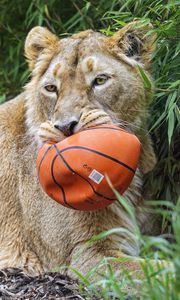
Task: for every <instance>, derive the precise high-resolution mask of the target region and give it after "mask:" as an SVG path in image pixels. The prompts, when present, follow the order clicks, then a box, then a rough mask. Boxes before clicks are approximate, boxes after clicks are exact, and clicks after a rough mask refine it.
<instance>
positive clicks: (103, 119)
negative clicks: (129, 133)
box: [37, 109, 114, 143]
mask: <svg viewBox="0 0 180 300" xmlns="http://www.w3.org/2000/svg"><path fill="white" fill-rule="evenodd" d="M113 123H114V122H113V121H112V119H111V117H110V116H109V115H108V114H107V113H105V112H104V111H102V110H99V109H94V110H92V111H90V112H88V113H83V114H82V115H81V118H80V120H79V122H78V124H77V125H75V127H74V129H73V134H75V133H78V132H80V131H83V130H85V129H89V128H92V127H96V126H101V125H107V124H113ZM37 135H38V139H39V142H40V143H44V142H54V143H57V142H60V141H62V140H63V139H65V138H67V136H66V135H65V134H64V133H63V131H61V130H59V129H58V128H56V127H55V126H54V124H53V122H51V121H47V122H44V123H42V124H41V125H40V128H39V130H38V133H37Z"/></svg>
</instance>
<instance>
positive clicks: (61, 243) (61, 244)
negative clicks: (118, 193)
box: [0, 23, 156, 274]
mask: <svg viewBox="0 0 180 300" xmlns="http://www.w3.org/2000/svg"><path fill="white" fill-rule="evenodd" d="M149 29H150V26H143V27H142V26H138V27H137V24H136V23H130V24H128V25H127V26H125V27H124V28H122V29H121V30H119V31H118V32H116V33H115V34H114V35H113V36H112V37H106V36H104V35H102V34H100V33H97V32H93V31H92V30H88V31H84V32H80V33H78V34H74V35H73V36H72V37H68V38H64V39H59V38H58V37H57V36H56V35H54V34H53V33H51V32H50V31H49V30H48V29H46V28H43V27H35V28H33V29H32V30H31V31H30V33H29V34H28V36H27V39H26V42H25V55H26V57H27V59H28V62H29V67H30V70H31V72H32V78H31V80H30V82H29V83H28V84H27V85H26V87H25V89H24V92H23V93H21V94H20V95H19V96H18V97H16V98H15V99H13V100H11V101H9V102H7V103H5V104H3V105H1V107H0V149H1V160H0V204H1V206H0V207H1V208H0V224H1V227H0V268H4V267H20V268H23V269H24V270H26V271H28V272H32V273H39V272H42V271H45V270H49V269H52V268H54V267H58V266H61V265H66V266H69V265H71V266H73V267H75V268H76V269H78V270H79V271H81V272H82V273H83V274H86V272H87V271H88V270H89V269H90V268H92V267H93V266H94V265H96V264H97V262H98V261H100V260H101V259H102V258H103V257H105V256H113V257H120V256H121V255H122V256H123V255H129V256H138V254H139V247H138V243H137V241H136V239H135V235H134V230H135V228H134V225H133V222H132V220H130V218H128V216H127V214H126V212H125V211H124V210H123V208H122V206H121V205H120V204H119V203H118V202H117V203H114V204H112V205H110V206H109V207H108V208H106V209H102V210H98V211H95V212H83V211H75V210H73V209H70V208H65V207H63V206H61V205H60V204H58V203H56V202H55V201H53V200H52V199H50V198H49V197H48V196H47V195H46V194H45V193H44V192H43V191H42V189H41V187H40V185H39V183H38V179H37V174H36V167H35V165H36V157H37V152H38V148H39V146H40V145H41V143H42V142H43V141H47V140H53V141H60V140H62V139H64V138H65V137H67V136H69V135H71V134H73V133H75V132H78V131H80V130H82V129H84V128H89V127H91V126H95V125H98V124H108V123H116V124H120V125H121V126H125V127H127V128H129V129H130V130H131V131H133V132H134V133H135V134H136V135H137V136H138V137H139V139H140V141H141V158H140V163H139V167H138V170H137V172H136V175H135V177H134V179H133V182H132V184H131V186H130V187H129V189H128V190H127V191H126V192H125V193H124V197H125V198H126V199H127V201H128V202H129V203H130V204H131V205H133V206H134V208H135V211H136V217H137V220H138V223H139V225H140V226H141V228H142V230H143V231H144V232H147V231H151V228H152V220H149V219H148V217H147V216H146V214H145V213H144V212H143V196H142V184H143V174H145V173H147V172H148V171H150V170H151V169H152V168H153V167H154V165H155V161H156V159H155V155H154V151H153V148H152V145H151V139H150V137H149V135H148V132H147V130H146V118H147V106H148V104H149V100H150V97H151V92H150V91H149V90H148V91H147V90H146V89H145V88H144V84H143V80H142V78H141V77H140V75H139V73H138V70H137V65H140V66H141V67H142V68H144V70H145V72H149V69H150V60H151V54H152V51H153V48H154V39H155V37H154V35H152V34H148V35H147V34H146V33H147V32H148V30H149ZM12 67H13V66H12ZM114 227H125V228H127V229H128V230H129V231H130V232H131V233H132V234H131V235H130V237H128V238H127V236H126V234H124V233H116V234H113V235H110V236H108V237H106V238H105V239H102V240H100V241H97V242H95V243H92V244H87V243H86V242H87V241H88V240H89V239H91V237H92V236H94V235H96V234H98V233H100V232H102V231H104V230H108V229H112V228H114ZM79 253H80V254H79ZM77 257H78V259H77ZM127 265H128V267H129V268H132V269H133V268H135V267H134V265H133V262H131V263H128V264H127Z"/></svg>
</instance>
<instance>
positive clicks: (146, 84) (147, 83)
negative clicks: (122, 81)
mask: <svg viewBox="0 0 180 300" xmlns="http://www.w3.org/2000/svg"><path fill="white" fill-rule="evenodd" d="M137 69H138V73H139V75H140V76H141V78H142V80H143V82H144V87H145V89H147V90H151V89H152V82H151V80H150V79H149V77H148V75H147V74H146V73H145V71H144V70H143V68H142V67H140V66H137Z"/></svg>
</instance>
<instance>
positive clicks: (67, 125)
mask: <svg viewBox="0 0 180 300" xmlns="http://www.w3.org/2000/svg"><path fill="white" fill-rule="evenodd" d="M77 124H78V119H77V118H71V119H68V120H65V121H62V122H61V121H57V122H56V123H54V127H55V128H56V129H59V130H60V131H62V132H63V133H64V135H65V136H70V135H72V134H73V133H74V127H75V126H76V125H77Z"/></svg>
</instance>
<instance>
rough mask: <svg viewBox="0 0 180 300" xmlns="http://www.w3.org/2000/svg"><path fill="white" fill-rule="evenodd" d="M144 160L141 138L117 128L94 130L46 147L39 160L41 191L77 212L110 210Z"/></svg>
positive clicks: (108, 126) (107, 126)
mask: <svg viewBox="0 0 180 300" xmlns="http://www.w3.org/2000/svg"><path fill="white" fill-rule="evenodd" d="M139 156H140V142H139V140H138V138H137V137H136V136H135V135H134V134H132V133H129V132H127V131H125V130H123V129H121V128H119V127H117V126H115V125H106V126H99V127H92V128H89V129H85V130H84V131H81V132H78V133H76V134H74V135H71V136H70V137H67V138H65V139H64V140H62V141H61V142H59V143H56V144H51V143H44V144H43V146H42V147H41V148H40V150H39V153H38V156H37V173H38V178H39V182H40V185H41V187H42V188H43V190H44V191H45V193H47V194H48V196H49V197H51V198H52V199H54V200H55V201H57V202H58V203H60V204H62V205H64V206H66V207H68V208H71V209H76V210H84V211H91V210H97V209H102V208H105V207H107V206H108V205H110V204H112V203H113V202H114V201H115V200H116V197H115V195H114V192H113V191H112V188H111V187H110V186H109V183H108V181H107V178H109V180H110V182H111V183H112V185H113V187H114V188H115V189H116V190H117V191H118V192H119V193H120V194H123V193H124V192H125V190H126V189H127V188H128V187H129V185H130V183H131V181H132V179H133V176H134V174H135V171H136V168H137V164H138V160H139Z"/></svg>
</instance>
